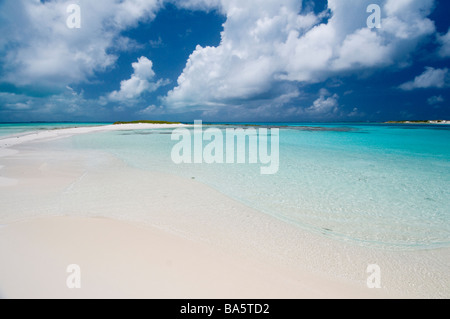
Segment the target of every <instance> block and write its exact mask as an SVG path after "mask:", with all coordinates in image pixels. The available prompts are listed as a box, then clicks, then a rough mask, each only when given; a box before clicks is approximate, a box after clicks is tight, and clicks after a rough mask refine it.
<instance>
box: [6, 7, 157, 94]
mask: <svg viewBox="0 0 450 319" xmlns="http://www.w3.org/2000/svg"><path fill="white" fill-rule="evenodd" d="M77 3H78V4H79V6H80V8H81V28H80V29H69V28H68V27H67V25H66V20H67V18H68V16H69V14H68V13H67V12H66V9H67V6H68V5H69V4H70V3H69V2H67V1H65V0H54V1H47V2H41V1H28V0H5V1H3V2H2V3H1V4H0V33H1V34H2V39H1V40H0V49H1V50H2V51H3V50H4V49H5V48H6V47H7V54H6V55H5V56H3V57H1V58H0V59H1V60H0V62H1V63H2V64H3V65H4V73H3V76H2V79H1V80H3V81H6V82H9V83H12V84H15V85H19V86H21V85H39V86H44V87H52V88H59V89H64V87H65V86H66V85H68V84H76V83H81V82H86V81H88V80H89V79H90V78H91V77H93V76H94V75H95V74H96V73H97V72H103V71H105V70H107V69H108V68H111V67H113V66H114V64H115V62H116V59H117V57H116V56H115V55H114V54H113V53H111V49H113V48H116V49H123V48H124V47H125V46H126V44H130V43H131V44H133V43H132V41H130V40H128V39H127V38H124V37H123V36H120V33H121V32H122V31H123V30H125V29H127V28H130V27H132V26H135V25H136V24H137V23H138V22H139V21H146V20H150V19H153V18H154V17H155V14H156V12H157V10H158V9H159V8H160V7H161V1H159V0H125V1H116V0H96V1H91V0H78V1H77ZM133 45H136V44H133Z"/></svg>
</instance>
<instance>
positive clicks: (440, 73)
mask: <svg viewBox="0 0 450 319" xmlns="http://www.w3.org/2000/svg"><path fill="white" fill-rule="evenodd" d="M448 75H449V74H448V69H434V68H432V67H427V68H426V70H425V72H424V73H422V74H421V75H419V76H417V77H416V78H415V79H414V80H413V81H410V82H406V83H404V84H402V85H400V89H402V90H405V91H412V90H414V89H428V88H439V89H441V88H443V87H445V86H447V85H448V80H449V79H448Z"/></svg>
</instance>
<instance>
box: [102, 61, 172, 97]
mask: <svg viewBox="0 0 450 319" xmlns="http://www.w3.org/2000/svg"><path fill="white" fill-rule="evenodd" d="M132 67H133V70H134V73H133V74H132V75H131V78H130V79H128V80H124V81H122V82H121V83H120V90H119V91H113V92H111V93H110V94H109V96H108V98H109V99H110V100H111V101H127V100H133V99H136V98H139V97H140V96H141V95H142V94H143V93H144V92H154V91H156V90H157V89H158V88H160V87H161V86H164V85H167V84H168V83H169V81H168V80H163V79H160V80H158V81H156V82H154V81H153V79H154V77H155V72H154V71H153V63H152V61H150V60H149V59H148V58H146V57H144V56H143V57H140V58H139V59H138V62H135V63H133V64H132Z"/></svg>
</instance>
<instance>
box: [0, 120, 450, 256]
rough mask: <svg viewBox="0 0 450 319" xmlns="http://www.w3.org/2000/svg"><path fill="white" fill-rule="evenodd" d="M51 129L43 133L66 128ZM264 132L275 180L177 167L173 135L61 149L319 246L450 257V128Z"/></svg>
mask: <svg viewBox="0 0 450 319" xmlns="http://www.w3.org/2000/svg"><path fill="white" fill-rule="evenodd" d="M249 124H252V123H249ZM254 124H256V123H254ZM258 124H260V123H258ZM48 125H49V126H48V127H47V128H43V127H42V126H40V127H39V129H49V128H55V127H58V126H60V125H59V124H55V125H53V126H52V125H50V124H48ZM66 125H68V124H66ZM71 125H72V126H77V125H78V124H71ZM85 125H87V124H85ZM233 125H235V126H236V125H237V124H232V125H228V126H221V125H218V126H217V127H218V128H219V129H221V130H225V129H226V128H230V127H233ZM263 125H266V126H276V127H279V129H280V145H279V170H278V172H277V173H276V174H274V175H262V174H261V173H260V167H261V165H260V164H175V163H174V162H173V161H172V159H171V151H172V149H173V147H174V145H175V144H176V142H175V141H173V140H172V139H171V134H172V131H171V130H164V129H161V130H145V131H138V130H130V131H114V132H105V133H96V134H85V135H76V136H73V137H71V138H68V139H66V140H64V143H65V144H66V145H67V146H68V147H71V148H75V149H79V150H97V151H99V150H100V151H104V152H107V153H109V154H113V155H114V156H116V157H118V158H120V159H121V160H123V161H124V162H126V163H127V164H128V165H130V166H132V167H134V168H138V169H142V170H151V171H159V172H163V173H167V174H174V175H178V176H182V177H184V178H187V179H195V180H197V181H199V182H202V183H205V184H207V185H209V186H211V187H213V188H214V189H216V190H218V191H220V192H221V193H223V194H225V195H227V196H229V197H231V198H233V199H235V200H238V201H240V202H242V203H244V204H246V205H248V206H250V207H252V208H254V209H257V210H259V211H261V212H262V213H265V214H268V215H271V216H273V217H275V218H278V219H281V220H283V221H285V222H287V223H291V224H293V225H295V226H297V227H299V228H301V229H303V230H306V231H309V232H313V233H316V234H319V235H321V236H326V237H330V238H333V239H336V240H340V241H345V242H348V243H352V244H356V245H362V246H371V247H379V248H384V249H391V250H422V249H434V248H442V247H450V208H449V203H450V147H449V142H450V126H447V125H400V124H398V125H385V124H354V123H350V124H349V123H338V124H334V123H333V124H308V123H306V124H305V123H294V124H292V123H264V124H263ZM205 128H206V127H205ZM243 128H245V127H243ZM8 130H9V132H12V131H14V128H12V127H4V126H3V125H0V135H4V134H6V133H5V132H7V131H8ZM16 130H19V128H16ZM20 130H22V131H21V132H19V133H23V132H24V131H23V128H20ZM30 130H32V127H31V126H27V127H26V131H30ZM15 133H17V131H15Z"/></svg>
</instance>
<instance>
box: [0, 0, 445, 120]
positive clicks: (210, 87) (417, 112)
mask: <svg viewBox="0 0 450 319" xmlns="http://www.w3.org/2000/svg"><path fill="white" fill-rule="evenodd" d="M373 5H375V6H373ZM377 8H379V9H380V10H379V11H378V10H377ZM368 9H370V10H368ZM449 13H450V1H448V0H439V1H438V0H328V1H326V0H319V1H312V0H303V1H302V0H246V1H242V0H96V1H91V0H71V1H63V0H46V1H43V0H0V34H1V37H0V122H39V121H45V122H60V121H67V122H114V121H131V120H166V121H183V122H191V121H194V120H203V121H205V122H361V121H364V122H365V121H370V122H377V121H388V120H435V119H447V120H450V71H449V68H450V19H449ZM378 18H379V20H378Z"/></svg>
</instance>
